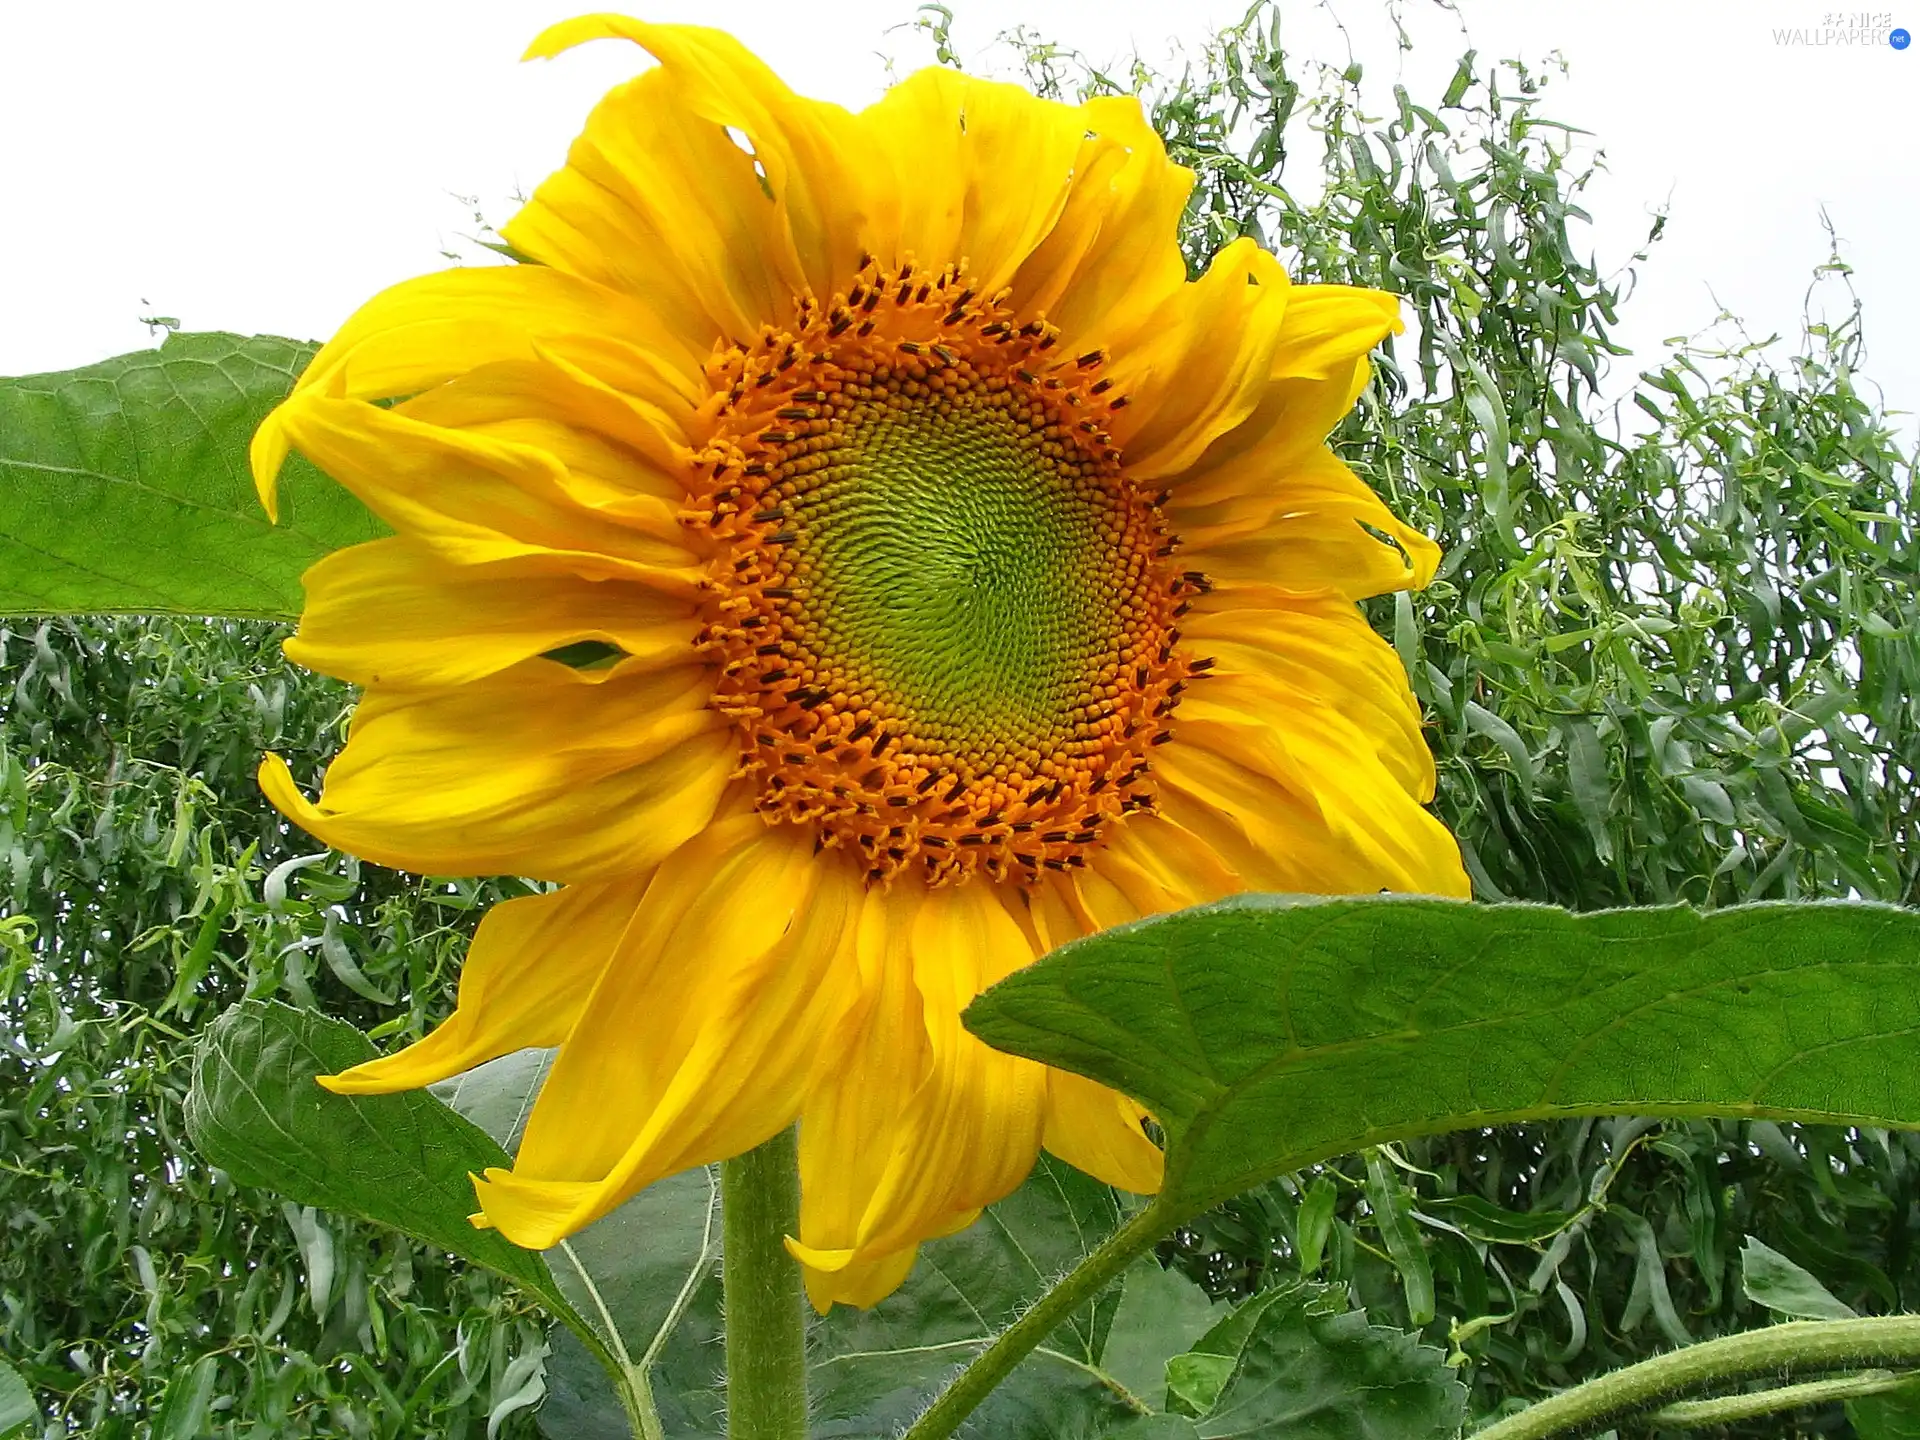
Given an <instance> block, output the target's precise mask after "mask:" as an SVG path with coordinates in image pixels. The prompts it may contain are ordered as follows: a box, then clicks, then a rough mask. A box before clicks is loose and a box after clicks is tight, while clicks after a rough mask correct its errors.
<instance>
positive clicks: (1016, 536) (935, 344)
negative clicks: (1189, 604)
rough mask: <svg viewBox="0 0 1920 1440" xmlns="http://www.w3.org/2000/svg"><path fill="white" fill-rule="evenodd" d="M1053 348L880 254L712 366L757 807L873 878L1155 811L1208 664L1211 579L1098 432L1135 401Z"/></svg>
mask: <svg viewBox="0 0 1920 1440" xmlns="http://www.w3.org/2000/svg"><path fill="white" fill-rule="evenodd" d="M1055 343H1056V335H1055V332H1054V330H1053V329H1052V327H1050V326H1048V325H1046V324H1045V323H1044V322H1040V321H1034V322H1031V323H1029V324H1026V325H1024V326H1019V327H1016V326H1015V325H1014V323H1013V321H1012V318H1011V316H1010V315H1009V313H1008V311H1007V310H1006V309H1005V308H1004V306H1003V305H1002V304H1001V303H999V302H998V298H997V297H996V299H995V300H992V301H986V302H982V301H980V300H979V299H978V297H977V296H976V294H975V292H974V290H973V289H972V288H971V287H969V286H967V285H966V284H965V282H964V279H963V277H962V276H961V274H960V273H959V272H958V271H957V270H955V269H953V268H951V267H949V268H948V269H947V270H945V271H942V272H941V273H939V274H937V275H925V276H917V275H916V274H915V273H914V270H913V267H912V266H911V265H903V266H901V267H900V268H899V269H898V270H896V271H884V270H882V269H880V268H879V267H878V266H876V265H873V264H868V265H867V266H865V267H864V268H863V270H862V272H861V274H860V276H859V279H858V281H857V282H856V283H855V284H854V285H853V287H852V288H851V289H850V290H849V291H848V293H847V294H845V295H844V296H836V297H835V299H834V302H833V303H832V304H831V305H828V306H825V307H821V306H819V305H817V304H815V303H813V302H811V301H803V302H801V304H800V306H799V314H798V316H797V318H796V320H795V324H794V326H793V328H792V329H791V330H789V331H775V330H771V329H769V330H768V331H766V332H764V333H763V334H762V335H761V336H760V338H759V339H758V340H757V341H755V342H753V343H752V344H748V345H735V346H732V347H730V348H728V349H726V350H723V351H722V352H720V353H719V354H717V355H716V357H715V358H714V360H713V362H712V363H711V364H710V366H709V369H708V378H709V381H710V383H711V384H712V386H713V390H714V397H715V398H714V401H713V404H712V411H713V415H714V419H715V429H714V435H713V438H712V440H711V441H710V442H709V443H708V444H707V446H706V447H705V448H704V449H703V450H702V451H701V452H700V453H699V455H698V457H697V465H698V467H699V469H698V479H697V481H696V484H695V486H694V492H695V505H694V509H693V510H692V511H691V512H690V514H689V519H690V520H691V521H692V523H696V524H700V525H704V526H706V527H708V528H709V529H710V530H711V532H712V533H713V535H714V536H715V537H716V539H718V540H720V541H721V542H723V543H722V546H721V553H722V556H723V558H722V559H721V560H720V561H719V562H717V564H716V581H717V583H716V587H715V594H714V598H713V599H712V601H711V602H710V603H709V604H708V606H707V612H706V615H705V621H706V623H705V624H704V626H703V627H702V629H701V632H700V634H699V637H698V643H699V644H700V645H701V646H702V647H703V648H705V649H707V650H708V651H709V652H710V653H711V654H712V655H713V656H714V658H715V660H716V662H717V663H718V665H719V667H720V669H721V678H720V682H719V685H718V687H717V689H716V692H715V696H714V704H715V705H716V706H718V707H719V708H720V709H722V710H723V711H725V712H726V713H728V714H730V715H732V716H733V717H734V718H735V720H736V722H737V723H738V724H739V726H740V730H741V736H742V742H743V751H744V755H745V766H746V768H747V770H748V771H750V772H751V773H754V774H757V775H759V776H760V777H761V781H762V786H761V794H760V797H759V802H758V803H759V806H760V809H761V810H762V811H763V813H765V814H767V815H768V816H769V817H770V818H772V819H776V820H787V821H794V822H799V823H807V824H812V825H814V826H815V827H816V828H817V833H818V836H819V839H820V842H821V843H822V844H823V845H835V846H846V845H851V846H856V847H858V848H859V850H860V851H861V853H862V856H863V858H864V859H865V861H866V863H867V866H868V876H869V879H871V880H884V879H886V878H888V877H890V876H892V875H893V874H895V873H897V872H899V871H901V870H903V869H907V868H909V867H918V868H919V869H920V870H921V871H922V872H923V873H924V875H925V878H926V879H928V880H929V881H932V882H935V883H939V882H944V881H952V880H958V879H961V878H964V877H965V876H966V875H968V874H970V873H972V872H973V871H974V870H975V869H977V868H984V869H985V870H986V871H987V872H988V873H989V874H990V875H994V876H997V877H1002V878H1005V877H1008V876H1020V877H1023V878H1028V879H1031V878H1033V877H1034V876H1037V875H1038V874H1040V873H1041V871H1042V870H1044V869H1047V868H1053V869H1064V868H1066V867H1068V866H1070V865H1076V864H1079V863H1082V857H1081V852H1082V851H1083V850H1084V849H1085V848H1086V847H1087V846H1090V845H1093V844H1095V843H1097V842H1098V840H1099V838H1100V834H1101V831H1102V829H1103V828H1104V827H1106V826H1107V825H1109V824H1110V823H1112V822H1113V821H1115V820H1117V819H1118V818H1119V817H1120V816H1122V815H1124V814H1126V813H1127V812H1129V811H1132V810H1140V809H1145V808H1149V807H1150V806H1151V804H1152V796H1151V791H1150V789H1149V781H1148V778H1147V777H1148V772H1149V770H1150V769H1151V766H1150V762H1149V761H1148V759H1147V755H1148V752H1149V751H1150V749H1151V747H1152V746H1153V745H1154V744H1156V743H1159V742H1161V741H1164V740H1165V739H1166V738H1168V736H1169V733H1170V732H1169V731H1168V730H1167V728H1166V724H1167V718H1168V717H1169V716H1170V715H1171V713H1172V711H1173V709H1174V707H1175V706H1176V705H1177V703H1178V697H1179V694H1180V692H1181V690H1182V689H1184V688H1185V683H1186V681H1187V680H1188V679H1190V678H1191V677H1192V676H1193V675H1194V674H1198V673H1201V672H1202V671H1204V670H1205V668H1206V663H1207V662H1199V663H1197V664H1196V663H1194V662H1191V661H1188V660H1186V659H1184V658H1182V657H1181V656H1179V655H1178V653H1177V651H1178V646H1179V640H1180V635H1179V631H1178V630H1177V629H1176V628H1174V627H1175V622H1176V621H1177V619H1178V616H1179V615H1180V614H1181V613H1183V612H1184V610H1185V609H1186V600H1187V597H1188V596H1189V595H1191V594H1192V593H1194V592H1196V591H1197V590H1199V589H1202V588H1204V585H1205V581H1204V580H1203V579H1202V578H1201V577H1200V576H1198V575H1195V574H1190V573H1182V572H1180V571H1178V570H1176V569H1175V568H1174V567H1173V565H1172V556H1173V554H1174V551H1175V549H1176V548H1177V547H1176V542H1174V541H1173V540H1172V539H1171V537H1169V535H1168V534H1167V531H1166V527H1165V524H1164V522H1163V520H1162V518H1161V514H1160V507H1159V498H1158V497H1155V496H1151V495H1148V494H1145V493H1143V492H1142V491H1140V489H1139V488H1138V487H1137V486H1136V485H1135V484H1134V483H1133V482H1132V481H1131V480H1130V479H1129V478H1128V477H1127V475H1126V473H1125V471H1124V469H1123V468H1122V466H1121V462H1120V455H1119V453H1118V451H1117V450H1116V449H1115V448H1114V446H1113V445H1112V443H1111V441H1110V438H1109V436H1108V435H1107V433H1106V431H1105V429H1104V428H1103V418H1104V417H1105V416H1106V415H1107V414H1108V413H1109V412H1110V411H1111V410H1113V409H1117V408H1119V407H1120V406H1122V405H1124V404H1125V403H1126V402H1125V400H1124V399H1123V398H1119V397H1115V396H1112V395H1111V394H1110V392H1111V388H1112V386H1111V382H1110V381H1107V380H1104V379H1102V378H1101V376H1100V373H1099V372H1100V369H1101V367H1102V364H1103V362H1104V358H1105V357H1104V356H1103V355H1101V354H1100V353H1098V352H1093V353H1090V354H1085V355H1080V356H1077V357H1060V358H1056V357H1055V356H1054V355H1053V354H1052V352H1053V350H1054V347H1055Z"/></svg>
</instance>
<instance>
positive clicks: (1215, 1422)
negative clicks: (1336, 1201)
mask: <svg viewBox="0 0 1920 1440" xmlns="http://www.w3.org/2000/svg"><path fill="white" fill-rule="evenodd" d="M1167 1379H1168V1388H1169V1391H1170V1392H1171V1393H1170V1396H1169V1399H1170V1400H1171V1401H1172V1402H1174V1408H1175V1409H1177V1410H1179V1411H1182V1412H1184V1413H1185V1414H1187V1415H1190V1416H1192V1417H1193V1419H1194V1423H1193V1429H1192V1431H1191V1434H1193V1435H1195V1436H1198V1437H1200V1440H1231V1437H1236V1436H1251V1435H1285V1436H1287V1437H1289V1440H1451V1437H1452V1436H1454V1435H1455V1434H1457V1433H1458V1432H1459V1428H1460V1425H1461V1422H1462V1421H1463V1420H1464V1419H1465V1416H1466V1399H1467V1392H1466V1387H1465V1386H1463V1385H1462V1384H1461V1383H1460V1381H1459V1380H1458V1378H1457V1377H1456V1376H1455V1375H1454V1373H1453V1371H1452V1370H1451V1369H1450V1368H1449V1367H1448V1365H1447V1362H1446V1356H1445V1354H1444V1352H1442V1351H1440V1350H1438V1349H1436V1348H1435V1347H1433V1346H1431V1345H1425V1344H1422V1343H1421V1342H1420V1340H1419V1338H1418V1337H1417V1336H1414V1335H1410V1334H1407V1333H1406V1332H1404V1331H1400V1330H1393V1329H1389V1328H1387V1327H1384V1326H1380V1325H1370V1324H1368V1323H1367V1317H1366V1312H1365V1311H1362V1310H1350V1309H1348V1308H1347V1301H1346V1298H1345V1295H1344V1292H1343V1291H1342V1290H1340V1289H1338V1288H1335V1287H1329V1286H1324V1285H1315V1284H1312V1283H1303V1284H1295V1285H1289V1286H1285V1287H1281V1288H1278V1289H1273V1290H1268V1291H1264V1292H1262V1293H1261V1294H1259V1295H1256V1296H1254V1298H1253V1299H1251V1300H1249V1301H1247V1302H1246V1303H1245V1304H1244V1305H1242V1306H1240V1308H1239V1309H1237V1310H1235V1311H1234V1312H1233V1313H1232V1314H1231V1315H1229V1316H1227V1317H1226V1318H1224V1319H1222V1320H1221V1321H1219V1322H1218V1323H1217V1324H1216V1325H1214V1327H1213V1328H1212V1329H1211V1330H1209V1331H1208V1332H1207V1333H1206V1334H1205V1335H1204V1336H1202V1337H1201V1338H1200V1339H1199V1341H1198V1342H1197V1343H1195V1345H1194V1347H1193V1348H1192V1349H1191V1350H1189V1351H1188V1352H1186V1353H1185V1354H1183V1355H1178V1356H1175V1357H1174V1358H1173V1359H1172V1360H1171V1361H1169V1362H1168V1365H1167ZM1146 1433H1152V1432H1148V1431H1144V1430H1140V1431H1137V1430H1136V1429H1135V1428H1133V1427H1122V1428H1120V1429H1118V1430H1117V1431H1116V1432H1115V1434H1116V1436H1126V1437H1128V1440H1134V1437H1135V1436H1136V1435H1137V1434H1146ZM1164 1433H1165V1434H1166V1435H1167V1436H1169V1437H1171V1436H1172V1435H1173V1434H1174V1433H1175V1432H1174V1431H1171V1430H1168V1431H1165V1432H1164ZM1178 1433H1181V1434H1186V1433H1188V1432H1178Z"/></svg>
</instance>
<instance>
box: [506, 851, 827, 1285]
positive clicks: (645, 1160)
mask: <svg viewBox="0 0 1920 1440" xmlns="http://www.w3.org/2000/svg"><path fill="white" fill-rule="evenodd" d="M864 898H865V895H864V890H863V888H862V886H861V884H860V881H859V875H858V872H857V870H856V869H855V868H854V867H853V865H852V864H851V862H849V861H847V860H846V859H845V858H844V857H840V856H834V857H831V858H830V859H829V860H827V861H824V862H823V861H822V860H820V859H818V858H817V857H815V856H814V854H813V842H812V837H810V836H809V835H807V834H805V833H804V832H803V831H801V830H799V829H797V828H795V827H791V826H785V827H780V828H777V829H770V828H768V827H767V826H766V824H765V823H764V822H763V821H762V820H761V819H760V817H759V816H757V815H754V814H752V813H747V814H744V815H739V816H735V817H733V818H731V819H729V820H727V821H724V822H721V823H717V824H715V825H714V826H713V827H712V828H711V829H710V830H709V831H708V832H707V833H706V834H704V835H702V836H701V837H700V838H699V839H698V840H697V841H695V842H694V843H693V844H691V845H689V846H687V847H686V848H685V849H684V850H683V851H681V852H680V853H678V854H676V855H675V856H673V857H672V858H670V859H669V860H668V861H666V862H665V863H664V864H663V865H662V866H661V867H660V870H659V871H658V873H657V874H656V875H655V877H654V880H653V884H652V885H651V886H650V887H649V888H648V892H647V895H646V898H645V899H644V900H643V901H642V902H641V904H640V907H639V909H638V910H637V911H636V912H635V914H634V917H633V922H632V924H631V926H630V927H629V929H628V931H627V934H626V937H625V939H624V940H623V941H622V943H621V945H620V948H619V953H618V955H617V956H616V958H615V961H614V963H613V964H611V965H609V966H608V967H607V968H606V969H605V971H604V972H603V973H602V975H601V977H600V981H599V984H598V985H597V986H596V987H595V989H594V991H593V994H592V996H591V997H590V998H589V1000H588V1001H587V1003H586V1006H585V1008H584V1010H583V1012H582V1014H581V1017H580V1020H579V1023H578V1024H576V1025H575V1026H574V1028H573V1030H572V1031H571V1033H569V1034H568V1036H567V1038H566V1040H565V1041H564V1042H563V1043H562V1044H561V1047H560V1054H559V1056H558V1058H557V1059H556V1060H555V1061H554V1066H553V1069H552V1071H551V1072H550V1073H549V1074H548V1076H547V1081H546V1084H545V1085H544V1086H543V1087H542V1089H541V1092H540V1098H539V1100H538V1101H536V1102H535V1104H534V1107H533V1113H532V1115H531V1116H530V1117H529V1118H528V1121H527V1132H526V1137H525V1139H524V1140H523V1141H522V1142H521V1147H520V1154H519V1156H518V1158H517V1160H516V1162H515V1165H514V1168H513V1170H512V1171H502V1170H492V1171H489V1172H488V1173H487V1175H486V1177H485V1179H484V1181H483V1182H482V1183H481V1184H480V1185H479V1187H478V1188H479V1194H480V1203H481V1208H482V1209H483V1210H484V1211H485V1213H486V1216H487V1218H488V1219H489V1220H490V1221H491V1222H492V1223H493V1224H494V1225H495V1226H496V1227H498V1228H499V1230H500V1231H501V1232H502V1233H503V1234H505V1235H506V1236H507V1237H508V1238H509V1239H511V1240H513V1241H514V1242H515V1243H517V1244H521V1245H527V1246H531V1247H535V1248H544V1247H546V1246H548V1245H552V1244H554V1243H555V1242H557V1241H558V1240H560V1239H562V1238H564V1237H565V1236H566V1235H567V1234H569V1233H571V1232H572V1231H574V1230H577V1229H579V1228H580V1227H582V1226H584V1225H587V1224H590V1223H591V1222H592V1221H593V1220H595V1219H597V1218H598V1217H599V1216H601V1215H604V1214H606V1213H607V1212H608V1211H609V1210H611V1209H613V1208H614V1207H615V1206H617V1205H618V1204H620V1202H621V1201H623V1200H624V1199H626V1198H627V1197H628V1196H629V1195H631V1194H633V1193H634V1192H635V1191H637V1190H639V1189H641V1188H642V1187H644V1186H646V1185H649V1184H651V1183H653V1181H655V1180H658V1179H660V1178H662V1177H663V1176H666V1175H671V1174H674V1173H677V1172H678V1171H681V1170H685V1169H688V1168H690V1167H692V1166H695V1165H702V1164H706V1163H709V1162H711V1161H715V1160H719V1159H722V1158H725V1157H726V1156H729V1155H736V1154H739V1153H740V1152H741V1151H744V1150H748V1149H751V1148H752V1147H753V1146H754V1145H757V1144H759V1143H760V1142H761V1141H763V1140H765V1139H766V1138H767V1137H768V1136H770V1135H773V1134H775V1133H777V1132H778V1131H779V1130H781V1129H783V1128H784V1127H786V1126H787V1125H789V1124H791V1123H792V1122H793V1119H794V1117H795V1116H796V1115H797V1114H798V1112H799V1109H800V1102H801V1095H802V1093H803V1091H804V1090H805V1088H806V1083H807V1081H808V1079H809V1077H810V1075H811V1074H812V1072H813V1070H814V1068H815V1067H816V1066H817V1064H818V1063H819V1059H820V1055H819V1049H820V1045H821V1042H822V1039H823V1037H824V1036H825V1035H826V1034H828V1033H829V1032H830V1031H831V1030H832V1029H833V1028H834V1026H835V1025H836V1024H837V1023H838V1022H839V1021H840V1018H841V1016H842V1015H843V1014H844V1012H845V1009H846V1007H847V1005H848V1004H849V1003H850V1000H851V989H850V986H851V981H852V979H853V976H854V974H855V966H854V964H853V962H852V958H851V955H850V953H849V952H850V951H851V948H852V942H851V938H850V937H851V936H852V935H853V934H854V933H856V931H857V928H858V924H859V912H860V907H861V905H862V903H863V901H864Z"/></svg>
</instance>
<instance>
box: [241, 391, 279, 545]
mask: <svg viewBox="0 0 1920 1440" xmlns="http://www.w3.org/2000/svg"><path fill="white" fill-rule="evenodd" d="M288 448H289V447H288V443H287V434H286V430H285V428H284V427H283V426H282V425H281V424H280V417H279V412H278V411H276V412H275V413H274V414H272V415H269V416H268V417H267V418H266V419H265V420H262V421H261V422H260V428H259V429H258V430H255V431H254V432H253V441H252V443H251V444H250V445H249V446H248V447H247V462H248V464H249V465H250V466H251V467H252V469H253V488H254V493H255V494H257V495H258V496H259V497H260V506H261V508H262V509H263V510H265V511H266V512H267V519H268V520H269V521H271V522H272V523H273V524H275V525H278V524H279V523H280V467H281V466H282V465H284V464H286V463H287V450H288Z"/></svg>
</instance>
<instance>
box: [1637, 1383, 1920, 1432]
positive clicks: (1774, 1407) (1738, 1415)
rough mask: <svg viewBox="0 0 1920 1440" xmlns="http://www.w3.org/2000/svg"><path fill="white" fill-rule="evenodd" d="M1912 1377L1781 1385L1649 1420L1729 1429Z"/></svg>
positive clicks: (1665, 1409) (1682, 1406)
mask: <svg viewBox="0 0 1920 1440" xmlns="http://www.w3.org/2000/svg"><path fill="white" fill-rule="evenodd" d="M1912 1380H1913V1375H1912V1374H1911V1373H1904V1374H1899V1375H1896V1374H1894V1373H1893V1372H1892V1371H1891V1370H1869V1371H1867V1372H1866V1373H1865V1374H1862V1375H1842V1376H1839V1377H1838V1378H1837V1379H1833V1380H1809V1381H1807V1383H1806V1384H1804V1385H1780V1386H1776V1387H1775V1388H1773V1389H1771V1390H1755V1391H1753V1392H1752V1393H1751V1394H1747V1395H1720V1396H1716V1397H1715V1398H1714V1399H1712V1400H1676V1401H1674V1402H1673V1404H1671V1405H1662V1406H1661V1407H1660V1408H1659V1409H1658V1410H1655V1411H1653V1412H1652V1413H1651V1414H1650V1415H1648V1416H1647V1423H1648V1424H1649V1425H1664V1426H1666V1427H1667V1428H1668V1429H1672V1430H1699V1429H1703V1428H1705V1427H1706V1426H1708V1425H1730V1424H1732V1423H1733V1422H1734V1421H1736V1420H1751V1419H1753V1418H1754V1417H1755V1416H1757V1415H1773V1414H1777V1413H1778V1412H1780V1411H1782V1410H1798V1409H1799V1408H1800V1407H1801V1406H1802V1405H1828V1404H1831V1403H1832V1402H1833V1401H1835V1400H1854V1399H1858V1398H1859V1397H1860V1396H1862V1395H1884V1394H1886V1392H1887V1391H1889V1390H1898V1389H1900V1387H1901V1386H1903V1385H1907V1384H1910V1383H1911V1382H1912Z"/></svg>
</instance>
